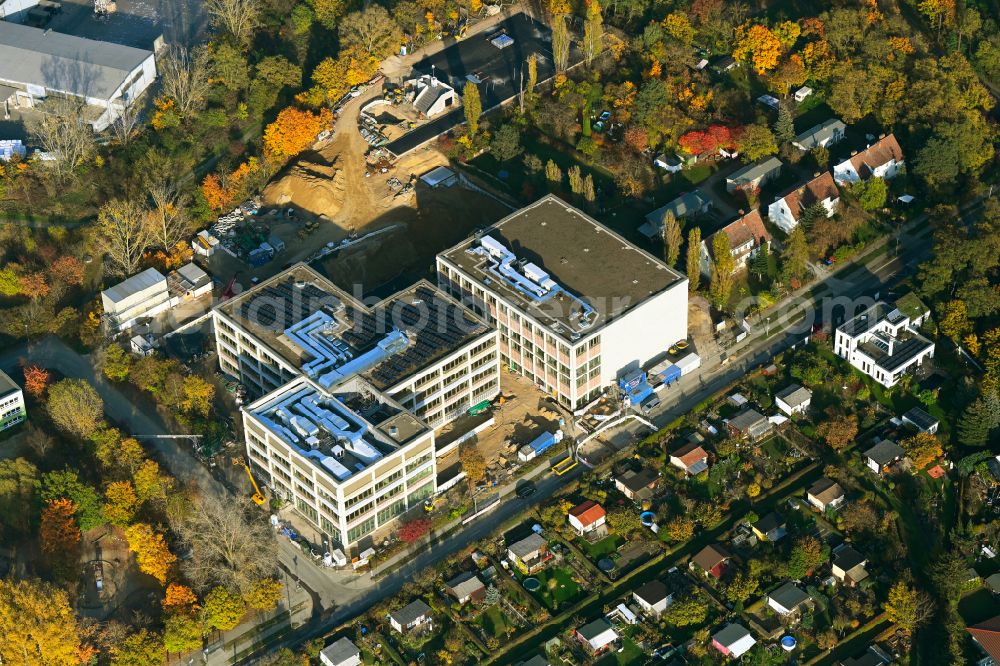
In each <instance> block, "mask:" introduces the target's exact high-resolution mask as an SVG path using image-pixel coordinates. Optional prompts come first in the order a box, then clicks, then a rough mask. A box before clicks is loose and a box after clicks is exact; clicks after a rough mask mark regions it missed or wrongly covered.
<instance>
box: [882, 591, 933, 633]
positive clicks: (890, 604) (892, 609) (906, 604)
mask: <svg viewBox="0 0 1000 666" xmlns="http://www.w3.org/2000/svg"><path fill="white" fill-rule="evenodd" d="M884 608H885V616H886V619H888V620H889V621H890V622H892V623H894V624H895V625H896V626H897V627H898V628H899V629H901V630H902V631H903V632H905V633H907V634H912V633H913V631H914V630H915V629H917V628H919V627H921V626H922V625H923V624H925V623H926V622H927V620H929V619H930V617H931V616H932V615H933V613H934V603H933V602H932V601H931V598H930V596H929V595H928V594H927V593H926V592H924V591H922V590H918V589H916V588H915V587H911V586H909V585H907V584H906V583H904V582H903V581H898V582H897V583H895V584H894V585H893V586H892V587H891V588H890V589H889V598H888V599H887V600H886V602H885V606H884Z"/></svg>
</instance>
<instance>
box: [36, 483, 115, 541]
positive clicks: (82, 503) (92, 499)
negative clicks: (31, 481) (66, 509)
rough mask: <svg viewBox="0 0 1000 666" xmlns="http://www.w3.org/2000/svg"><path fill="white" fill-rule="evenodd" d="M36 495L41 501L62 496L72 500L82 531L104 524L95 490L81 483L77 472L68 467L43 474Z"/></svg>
mask: <svg viewBox="0 0 1000 666" xmlns="http://www.w3.org/2000/svg"><path fill="white" fill-rule="evenodd" d="M38 497H39V499H41V501H42V502H43V503H47V502H49V500H57V499H62V498H66V499H70V500H73V503H74V504H75V505H76V519H77V522H78V523H79V525H80V530H81V531H83V532H86V531H87V530H89V529H93V528H95V527H98V526H100V525H103V524H104V518H103V516H102V515H101V500H100V497H99V496H98V494H97V491H96V490H94V488H92V487H91V486H88V485H86V484H84V483H82V482H81V481H80V479H79V478H78V476H77V473H76V472H75V471H73V470H71V469H69V468H66V469H64V470H62V471H52V472H46V473H45V474H43V475H42V478H41V479H39V481H38Z"/></svg>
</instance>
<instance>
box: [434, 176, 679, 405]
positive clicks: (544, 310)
mask: <svg viewBox="0 0 1000 666" xmlns="http://www.w3.org/2000/svg"><path fill="white" fill-rule="evenodd" d="M522 234H523V235H524V236H525V237H531V238H534V239H536V240H537V243H536V244H534V245H535V246H534V247H532V246H531V245H528V243H529V242H531V241H530V240H528V238H525V240H524V241H521V240H520V237H521V235H522ZM501 238H504V239H507V242H514V243H523V247H518V248H517V249H516V250H514V249H508V247H507V245H505V244H504V243H503V242H501V241H500V240H499V239H501ZM511 238H512V239H513V241H511V240H510V239H511ZM588 239H591V240H592V243H591V240H588ZM550 244H551V245H552V246H551V247H549V245H550ZM599 246H600V247H599ZM528 252H530V253H532V255H533V256H535V257H540V259H535V261H541V262H543V263H544V266H545V267H544V268H543V267H541V266H539V265H537V264H536V263H534V262H529V261H528V260H527V258H526V257H525V256H523V255H522V254H521V253H528ZM591 252H593V253H594V254H596V253H598V252H601V253H604V252H607V253H608V255H610V256H611V257H613V258H611V259H609V260H611V261H616V260H618V259H620V262H621V263H620V264H619V265H606V264H604V265H602V264H600V263H594V261H597V262H599V261H600V259H595V260H594V261H590V260H588V254H589V253H591ZM630 266H635V269H636V271H641V272H642V274H641V275H640V274H638V273H636V277H635V278H634V279H631V280H630V279H628V276H629V275H630V273H629V269H630ZM563 267H567V268H566V270H565V273H564V274H567V275H572V276H573V278H574V280H573V282H574V283H575V284H574V285H570V284H565V285H564V284H563V283H562V282H561V281H560V280H561V278H560V274H561V273H563ZM549 271H551V274H550V273H549ZM437 272H438V283H439V285H440V287H441V288H442V289H443V290H445V291H447V292H448V293H450V294H452V295H453V296H454V297H455V298H458V299H460V300H461V301H462V302H463V303H466V304H468V306H469V307H471V308H472V309H473V310H475V311H476V312H477V313H479V314H480V315H481V316H483V317H484V318H485V319H486V320H487V321H489V322H491V323H493V324H494V325H496V326H497V327H498V328H499V330H500V358H501V359H502V361H503V363H504V364H505V365H507V366H508V367H509V368H511V369H512V370H514V371H516V372H520V373H521V374H523V375H525V376H526V377H529V378H530V379H531V380H532V381H534V383H535V384H536V385H537V386H538V387H539V388H541V389H542V390H545V391H546V392H548V393H550V394H551V395H553V396H555V397H556V398H557V399H558V400H559V401H560V402H561V403H563V404H564V405H566V406H567V407H569V408H571V409H577V408H580V407H582V406H584V405H586V404H588V403H589V402H590V401H592V400H593V399H594V398H596V397H597V396H598V395H599V394H600V393H601V391H602V390H603V389H604V388H605V387H607V386H610V385H612V384H614V383H615V381H616V379H617V378H618V377H619V376H620V375H621V374H622V372H624V371H627V370H629V369H634V368H638V367H640V366H642V365H644V364H646V363H648V362H649V361H650V360H651V359H652V358H654V357H656V356H659V355H661V354H662V353H663V352H664V351H665V350H666V349H668V348H669V347H670V346H671V345H672V344H674V343H675V342H677V341H678V340H684V339H686V338H687V298H688V294H687V287H688V281H687V278H686V277H685V276H683V275H681V274H679V273H676V272H675V271H672V270H671V269H669V268H667V267H666V266H665V265H663V264H662V262H660V261H659V260H657V259H655V258H654V257H652V256H651V255H648V254H646V253H645V252H642V251H641V250H639V249H638V248H636V247H635V246H633V245H632V244H631V243H629V242H628V241H626V240H625V239H624V238H621V237H620V236H618V235H617V234H615V233H614V232H612V231H611V230H609V229H607V228H606V227H604V226H602V225H600V224H599V223H598V222H596V221H595V220H593V219H591V218H589V217H587V216H586V215H584V214H583V213H582V212H580V211H578V210H576V209H574V208H572V207H571V206H569V205H568V204H566V203H564V202H562V201H561V200H559V199H557V198H555V197H553V196H547V197H544V198H543V199H541V200H540V201H538V202H536V203H535V204H533V205H531V206H528V207H526V208H524V209H522V210H520V211H517V212H515V213H513V214H512V215H510V216H508V217H507V218H505V219H504V220H501V221H500V222H499V223H497V224H496V225H495V226H494V227H492V228H491V229H490V230H489V231H487V232H484V235H483V236H482V237H481V238H474V239H470V240H467V241H465V242H463V243H462V244H460V245H458V246H456V247H455V248H452V249H451V250H449V251H447V252H444V253H441V254H439V255H438V257H437ZM612 275H613V277H612ZM602 276H607V277H608V280H609V281H610V280H620V281H622V282H624V283H626V284H627V287H628V289H629V290H630V291H632V292H633V293H634V294H635V295H636V298H630V295H629V294H625V293H623V292H621V291H618V292H616V288H615V286H614V285H612V284H611V283H610V282H609V283H608V284H607V285H602V288H605V289H607V290H608V292H607V295H606V296H604V295H599V294H590V293H580V291H584V292H585V291H586V290H578V289H574V286H576V285H579V284H584V283H586V284H587V285H590V284H595V285H596V284H600V283H601V281H602ZM645 276H649V277H645ZM654 278H655V279H659V280H661V283H660V284H655V285H654V284H649V285H648V289H646V291H643V286H644V279H654ZM571 289H573V290H572V291H571ZM650 292H652V293H650ZM616 299H617V300H616ZM555 310H561V312H560V313H557V314H555V315H553V314H552V312H553V311H555ZM570 312H571V313H573V314H570V315H569V316H567V313H570Z"/></svg>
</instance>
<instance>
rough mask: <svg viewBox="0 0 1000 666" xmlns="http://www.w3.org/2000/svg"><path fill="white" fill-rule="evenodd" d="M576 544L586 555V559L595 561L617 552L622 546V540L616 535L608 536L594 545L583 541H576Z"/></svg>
mask: <svg viewBox="0 0 1000 666" xmlns="http://www.w3.org/2000/svg"><path fill="white" fill-rule="evenodd" d="M577 543H578V544H579V546H580V548H581V549H582V550H583V552H585V553H587V557H589V558H590V559H592V560H594V561H597V560H599V559H601V558H602V557H608V556H609V555H612V554H614V553H616V552H618V546H620V545H621V544H622V538H621V537H620V536H618V535H616V534H609V535H608V536H606V537H604V538H603V539H601V540H600V541H595V542H594V543H590V542H589V541H586V540H584V539H577Z"/></svg>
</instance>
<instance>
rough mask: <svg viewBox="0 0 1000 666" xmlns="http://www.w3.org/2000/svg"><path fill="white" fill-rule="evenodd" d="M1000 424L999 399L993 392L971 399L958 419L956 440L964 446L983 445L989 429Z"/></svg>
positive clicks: (988, 434) (987, 437)
mask: <svg viewBox="0 0 1000 666" xmlns="http://www.w3.org/2000/svg"><path fill="white" fill-rule="evenodd" d="M997 426H1000V399H998V398H997V395H996V394H995V393H990V394H984V395H982V396H979V397H977V398H976V399H975V400H973V401H972V402H971V403H970V404H969V405H968V406H967V407H966V408H965V410H964V411H963V412H962V416H961V417H959V419H958V441H959V442H961V443H962V445H964V446H969V447H975V446H983V445H984V444H986V441H987V440H988V439H989V436H990V431H991V430H993V429H994V428H996V427H997Z"/></svg>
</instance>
